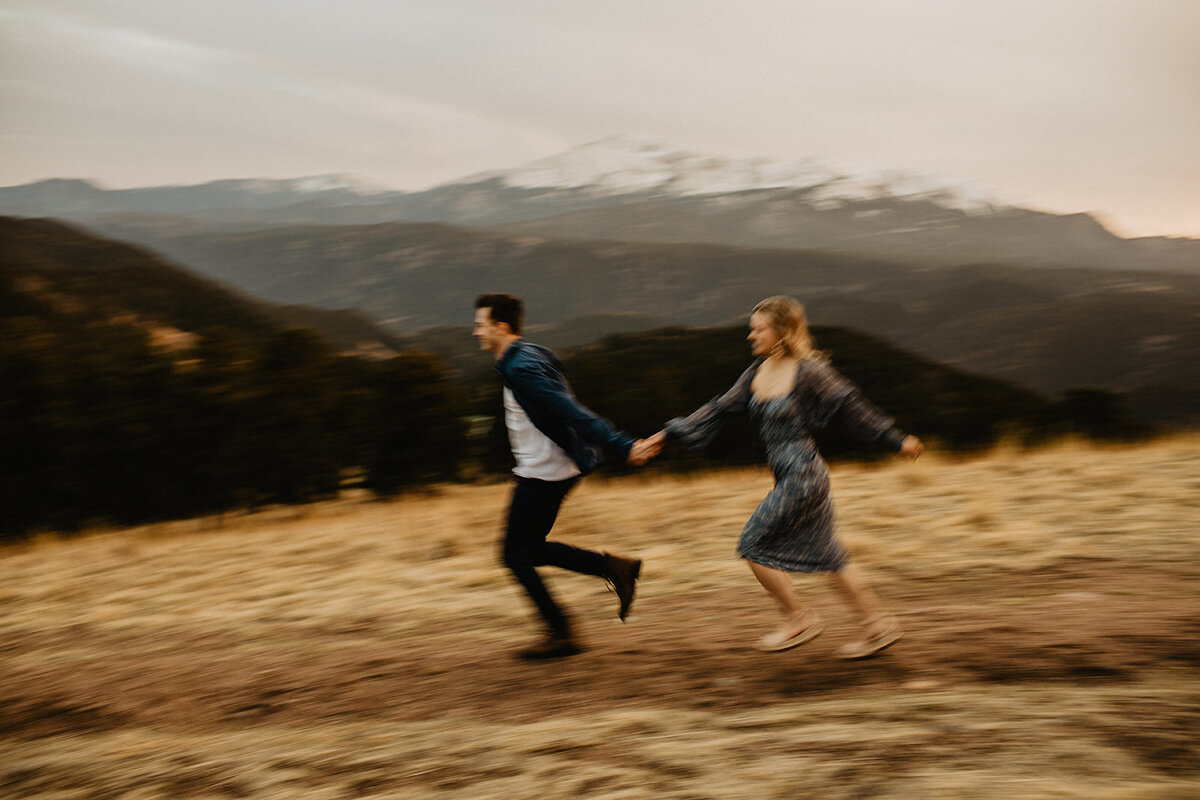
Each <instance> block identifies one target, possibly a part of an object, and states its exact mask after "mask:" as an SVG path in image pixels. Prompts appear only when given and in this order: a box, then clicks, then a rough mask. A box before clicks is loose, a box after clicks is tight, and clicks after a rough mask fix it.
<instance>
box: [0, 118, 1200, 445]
mask: <svg viewBox="0 0 1200 800" xmlns="http://www.w3.org/2000/svg"><path fill="white" fill-rule="evenodd" d="M0 213H9V214H13V215H19V216H27V217H28V216H54V217H59V218H64V219H71V220H76V221H79V222H82V223H84V224H85V225H86V226H88V227H90V228H92V229H94V230H97V231H100V232H102V233H104V234H106V235H108V236H111V237H113V238H117V239H121V240H125V241H130V242H136V243H139V244H141V245H144V246H148V247H150V248H152V249H154V250H156V251H158V252H159V253H161V254H163V255H165V256H167V257H168V258H170V259H171V260H172V261H174V262H176V263H178V264H181V265H184V266H186V267H188V268H191V269H193V270H196V271H198V272H200V273H201V274H203V275H205V276H207V277H209V278H213V279H216V280H219V281H222V282H224V283H226V284H229V285H231V286H234V287H237V288H238V289H240V290H242V291H247V292H251V293H253V294H255V295H257V296H260V297H262V298H264V299H266V300H268V301H271V302H274V303H283V304H304V305H312V306H317V307H321V308H326V309H354V310H356V311H360V312H362V313H365V314H367V315H369V316H370V317H371V318H373V319H374V320H376V321H377V322H380V323H382V324H384V325H386V326H387V327H389V328H390V330H392V331H393V332H395V333H401V334H412V333H414V332H418V331H421V330H423V329H427V328H430V327H434V326H447V325H465V324H466V322H467V318H468V317H469V308H470V302H471V299H472V298H473V297H474V295H475V294H477V293H478V292H480V291H486V290H507V291H513V292H516V293H519V294H522V295H523V296H525V297H526V298H527V299H528V300H529V303H530V307H531V319H532V321H533V322H536V323H540V324H550V325H557V326H558V330H556V331H554V335H555V336H556V337H561V338H562V339H563V341H568V340H569V341H571V343H579V342H580V341H581V340H579V339H578V338H575V339H572V338H571V335H570V333H569V330H570V329H571V328H572V327H573V326H574V325H575V320H577V318H579V317H582V316H588V315H590V319H589V320H588V322H587V324H586V326H587V330H588V331H589V332H590V333H591V334H593V335H594V337H595V338H599V337H600V336H603V335H605V334H607V333H612V332H617V331H630V330H634V329H637V328H640V329H646V328H650V327H655V326H659V325H672V324H675V325H677V324H684V325H714V324H724V323H729V322H732V321H741V320H742V319H743V318H744V315H745V313H746V310H747V309H748V308H750V306H751V305H752V304H753V303H754V302H755V301H757V300H758V299H761V298H762V297H763V296H766V295H769V294H776V293H788V294H794V295H796V296H798V297H800V298H801V299H803V300H804V301H805V303H806V304H807V305H808V307H809V310H810V316H811V319H812V321H813V322H814V324H818V325H837V326H847V327H852V328H856V329H859V330H862V331H865V332H867V333H870V334H873V335H875V336H879V337H882V338H884V339H886V340H888V341H891V342H894V343H896V344H898V345H899V346H901V347H903V348H906V349H909V350H912V351H914V352H916V353H920V354H921V355H923V356H925V357H928V358H933V359H937V360H939V361H943V362H946V363H950V364H954V365H957V366H959V367H961V368H963V369H967V370H970V371H973V372H979V373H982V374H985V375H990V376H993V377H997V378H1001V379H1004V380H1010V381H1014V382H1017V383H1019V384H1022V385H1024V386H1027V387H1030V388H1033V389H1036V390H1038V391H1042V392H1052V393H1053V392H1060V391H1063V390H1067V389H1072V388H1078V387H1100V388H1105V389H1111V390H1115V391H1120V392H1124V393H1126V394H1127V395H1128V396H1129V399H1130V402H1131V405H1132V406H1133V410H1134V412H1135V414H1136V415H1137V416H1138V418H1140V419H1143V420H1148V421H1169V422H1179V421H1184V422H1196V421H1200V400H1198V399H1197V398H1198V397H1200V370H1197V369H1196V368H1195V364H1196V363H1200V240H1197V239H1171V238H1161V237H1159V238H1143V239H1122V238H1120V237H1117V236H1114V235H1113V234H1111V233H1110V232H1109V231H1107V230H1105V229H1104V227H1103V226H1102V225H1100V223H1098V222H1097V221H1096V220H1095V219H1093V218H1092V217H1090V216H1088V215H1086V214H1072V215H1056V214H1047V213H1042V212H1038V211H1034V210H1030V209H1023V208H1020V207H1017V206H1014V205H1011V204H1007V203H1004V202H1001V201H998V200H995V199H992V198H990V197H989V196H988V195H987V193H985V192H982V191H980V190H978V189H975V188H972V187H970V186H967V185H963V184H959V183H953V182H947V181H943V180H936V179H931V178H925V177H920V176H915V175H902V174H880V173H861V172H847V171H844V170H835V169H832V168H830V167H828V166H826V165H823V164H821V163H819V162H815V161H806V162H799V163H796V164H774V163H770V162H767V161H764V160H761V159H742V160H737V159H715V158H707V157H703V156H695V155H691V154H687V153H680V152H676V151H672V150H670V149H669V148H666V147H663V146H661V145H657V144H654V143H651V142H646V141H643V140H636V139H615V140H606V141H604V142H599V143H595V144H593V145H588V146H584V147H581V148H576V149H575V150H572V151H568V152H567V153H564V154H561V155H559V156H555V157H552V158H549V159H544V160H542V161H539V162H534V163H533V164H530V165H526V166H524V167H519V168H516V169H510V170H500V171H492V172H487V173H482V174H479V175H475V176H471V177H468V178H464V179H462V180H458V181H454V182H451V183H448V184H445V185H442V186H439V187H434V188H432V189H429V190H425V191H421V192H410V193H404V192H394V191H385V190H380V189H378V188H375V187H370V186H366V185H364V184H362V183H360V182H354V181H352V180H346V179H343V178H340V177H337V176H326V177H321V178H302V179H296V180H290V181H238V180H230V181H217V182H214V183H210V184H204V185H201V186H192V187H156V188H145V189H127V190H117V191H106V190H102V189H98V188H97V187H95V186H92V185H90V184H87V183H85V182H82V181H70V180H59V181H46V182H42V183H38V184H30V185H27V186H23V187H9V188H3V189H0ZM445 223H452V224H445ZM465 226H470V227H465ZM454 335H455V336H457V335H458V333H455V334H454ZM463 335H464V336H465V333H464V334H463ZM468 343H469V342H468Z"/></svg>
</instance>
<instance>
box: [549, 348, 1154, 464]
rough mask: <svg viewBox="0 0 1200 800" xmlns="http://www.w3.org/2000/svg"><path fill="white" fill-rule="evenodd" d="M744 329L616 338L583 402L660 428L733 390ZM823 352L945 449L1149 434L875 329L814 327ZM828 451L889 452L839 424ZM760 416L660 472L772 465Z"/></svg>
mask: <svg viewBox="0 0 1200 800" xmlns="http://www.w3.org/2000/svg"><path fill="white" fill-rule="evenodd" d="M745 334H746V331H745V328H744V327H731V328H709V329H664V330H660V331H655V332H650V333H641V334H628V335H619V336H613V337H609V338H608V339H605V340H604V341H603V342H601V343H598V344H595V345H591V346H587V347H584V348H580V349H578V350H576V351H573V352H572V353H571V354H570V355H569V356H568V357H567V358H566V359H565V361H566V369H567V374H568V375H569V376H570V378H571V380H572V383H573V385H574V388H575V389H576V391H577V393H578V394H579V395H580V397H582V398H585V399H586V401H587V402H588V404H589V405H590V406H591V407H592V408H593V409H595V410H596V411H597V412H598V413H601V414H603V415H604V416H606V417H609V418H610V419H613V420H616V421H619V422H620V423H621V425H622V426H623V427H625V428H626V429H627V430H628V431H630V432H631V433H635V434H638V435H646V434H648V433H652V432H654V431H657V430H659V429H660V428H661V427H662V424H663V423H664V422H665V421H666V419H668V418H669V417H672V416H679V415H685V414H688V413H690V412H691V411H693V410H694V409H696V408H697V407H698V406H699V405H700V404H702V403H704V402H706V401H707V400H709V399H711V398H713V397H715V396H717V395H719V394H721V393H723V392H724V391H726V390H727V389H728V388H729V387H730V386H732V385H733V382H734V381H735V380H736V379H737V377H738V376H739V375H740V374H741V373H742V370H744V369H745V368H746V367H747V366H748V365H749V363H750V361H751V358H750V356H749V345H748V344H747V342H746V340H745ZM813 334H814V337H815V339H816V344H817V347H818V348H819V349H820V350H821V351H822V352H824V353H825V354H826V355H827V356H828V357H829V358H830V359H831V361H832V363H833V365H834V367H836V368H837V369H838V370H839V371H840V372H841V373H842V374H844V375H846V376H847V377H848V378H850V379H851V380H852V381H854V382H855V383H856V384H857V385H858V386H859V387H860V388H861V390H862V392H863V394H864V395H865V396H866V397H867V399H868V400H870V401H871V402H873V403H874V404H875V405H877V406H879V407H880V408H882V409H883V410H884V411H885V412H886V413H888V414H889V415H891V416H893V417H895V419H896V421H897V424H898V425H900V427H901V428H903V429H904V430H906V431H908V432H911V433H914V434H917V435H919V436H920V437H921V438H922V439H924V440H925V441H926V442H927V443H929V444H931V445H933V446H934V447H936V448H938V449H941V450H949V451H952V452H957V453H969V452H978V451H980V450H984V449H986V448H988V447H991V446H992V445H994V444H996V443H997V442H998V441H999V440H1001V439H1011V440H1015V441H1017V442H1019V443H1023V444H1027V445H1032V444H1038V443H1041V442H1045V441H1047V440H1050V439H1053V438H1057V437H1062V436H1066V435H1079V436H1085V437H1089V438H1095V439H1129V438H1135V437H1139V436H1144V435H1146V434H1148V433H1149V430H1148V429H1146V428H1144V427H1142V426H1138V425H1135V424H1133V423H1132V422H1130V421H1129V418H1128V415H1127V414H1126V413H1125V409H1124V404H1123V399H1122V398H1121V397H1120V396H1118V395H1116V394H1114V393H1112V392H1108V391H1103V390H1093V389H1084V390H1077V391H1073V392H1069V393H1066V394H1065V395H1064V396H1063V397H1061V398H1046V397H1043V396H1041V395H1039V394H1037V393H1035V392H1031V391H1028V390H1026V389H1023V388H1020V387H1018V386H1015V385H1013V384H1009V383H1005V382H1004V381H998V380H993V379H990V378H984V377H980V376H977V375H972V374H969V373H966V372H962V371H960V370H956V369H953V368H951V367H948V366H946V365H944V364H937V363H934V362H931V361H927V360H924V359H922V358H919V357H917V356H914V355H912V354H910V353H906V352H903V351H900V350H896V349H895V348H893V347H891V346H889V345H887V344H886V343H884V342H882V341H880V340H878V339H875V338H873V337H870V336H867V335H865V334H862V333H859V332H856V331H851V330H846V329H840V328H823V327H815V328H814V329H813ZM816 438H817V441H818V444H819V445H820V447H821V451H822V453H824V454H825V455H826V457H827V458H830V459H833V460H838V459H855V460H871V459H877V458H881V457H883V456H885V455H887V453H886V452H885V451H883V450H882V449H881V448H880V447H878V446H877V445H875V444H867V443H863V442H861V441H858V440H856V439H855V438H853V437H852V436H851V435H849V434H848V432H846V431H844V430H840V429H838V428H836V427H831V428H830V429H827V430H825V431H822V432H820V433H819V434H818V435H817V437H816ZM763 460H764V455H763V450H762V447H761V444H760V443H759V440H758V435H757V431H756V429H755V427H754V425H753V423H752V422H751V421H750V420H749V419H747V418H746V417H745V415H741V416H740V417H737V418H733V419H730V420H728V421H727V422H726V424H725V425H724V428H723V429H722V431H721V433H720V434H719V435H718V437H717V439H716V440H715V441H714V442H713V443H712V444H711V445H710V446H709V447H708V448H707V449H706V450H704V451H702V452H699V453H692V452H686V451H684V450H683V449H682V448H678V447H677V448H673V449H672V450H671V451H669V452H668V453H667V454H666V456H665V457H664V458H662V459H660V460H659V461H657V462H655V465H656V466H657V467H658V468H671V469H691V468H706V467H710V466H713V465H716V464H722V463H724V464H748V463H763Z"/></svg>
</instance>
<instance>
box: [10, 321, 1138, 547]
mask: <svg viewBox="0 0 1200 800" xmlns="http://www.w3.org/2000/svg"><path fill="white" fill-rule="evenodd" d="M64 325H66V323H64V322H63V320H61V319H60V320H57V321H56V322H55V324H54V325H49V324H47V323H46V322H45V321H43V320H39V319H38V318H37V317H34V316H28V315H18V316H9V317H8V318H7V319H6V320H4V321H3V322H2V323H0V385H2V386H3V387H4V391H3V393H2V394H0V453H2V454H3V455H2V464H3V467H2V474H0V508H2V509H3V519H2V523H0V536H3V537H4V538H15V537H21V536H24V535H26V534H28V533H29V532H32V531H37V530H40V529H54V530H72V529H77V528H80V527H82V526H86V525H92V524H97V523H109V524H134V523H140V522H146V521H153V520H160V519H169V518H183V517H191V516H198V515H208V514H217V513H221V512H225V511H229V510H234V509H247V508H255V507H261V506H263V505H267V504H275V503H283V504H293V503H303V502H308V501H313V500H319V499H322V498H328V497H333V496H335V495H336V494H337V492H338V491H339V490H340V489H342V488H345V487H346V486H348V485H357V486H361V487H365V488H368V489H370V490H372V491H374V492H376V493H377V494H379V495H381V496H387V495H391V494H394V493H397V492H401V491H404V490H406V489H409V488H412V487H417V486H422V485H427V484H429V483H432V482H438V481H448V480H461V479H464V478H469V477H473V476H476V475H478V474H480V473H481V472H482V473H483V474H491V475H502V474H503V473H504V472H505V471H506V470H507V468H508V467H509V466H510V465H511V457H510V455H509V453H508V448H507V441H506V436H505V432H504V428H503V421H502V417H501V414H500V401H499V387H498V385H497V381H496V379H495V377H494V376H493V375H491V374H489V373H490V370H489V369H487V368H486V365H485V366H484V369H483V370H482V371H481V372H473V373H471V376H469V377H467V376H463V375H459V377H458V379H457V380H456V379H455V378H454V376H453V375H452V374H451V373H450V371H449V370H448V369H447V368H446V366H445V362H443V361H442V360H441V359H440V358H438V357H436V356H433V355H428V354H421V353H407V354H402V355H400V356H397V357H394V358H389V359H383V360H369V359H364V358H355V357H348V356H339V355H336V354H334V353H333V352H331V351H330V350H329V349H328V348H327V346H326V345H325V344H324V343H323V342H322V340H321V339H319V338H318V337H317V336H316V335H315V334H313V333H311V332H309V331H305V330H289V331H283V332H278V333H276V334H275V335H274V336H272V337H269V338H266V339H251V338H246V337H244V336H241V335H239V334H237V333H235V332H233V331H232V330H230V329H228V328H210V329H206V330H204V331H202V332H200V333H199V334H198V335H197V336H196V338H195V344H194V346H192V347H191V348H189V349H186V350H178V349H177V350H173V351H167V350H163V349H161V348H157V347H155V346H153V345H152V343H151V339H150V336H149V335H148V334H147V333H146V332H145V331H144V330H143V329H141V328H140V327H137V326H131V325H95V324H89V325H87V326H86V327H81V328H80V329H79V330H71V329H70V328H69V327H64ZM815 333H816V335H817V337H818V344H819V346H821V347H822V348H824V349H826V350H827V351H829V352H830V353H831V355H832V358H833V361H834V364H835V366H837V367H838V369H840V370H841V371H842V372H844V373H845V374H846V375H847V376H849V377H850V378H851V379H853V380H854V381H855V382H857V383H858V384H859V385H860V386H861V387H862V388H863V391H864V393H865V394H866V395H867V397H868V398H870V399H871V400H872V401H874V402H875V403H876V404H878V405H879V406H881V407H882V408H884V409H885V410H886V411H888V412H889V413H890V414H893V415H894V416H895V417H896V418H897V420H898V421H899V423H900V424H901V426H902V427H904V428H905V429H907V430H909V431H911V432H913V433H917V434H919V435H920V436H922V438H924V439H926V440H928V441H929V442H930V443H931V444H934V446H937V447H939V448H942V449H950V450H955V451H968V450H976V449H981V448H984V447H987V446H988V445H990V444H992V443H994V442H995V441H996V440H997V439H998V438H1000V437H1003V436H1016V437H1020V438H1023V439H1025V440H1031V441H1032V440H1037V439H1039V438H1048V437H1051V436H1054V435H1059V434H1065V433H1083V434H1086V435H1091V436H1101V437H1117V436H1129V435H1133V434H1135V433H1137V431H1135V430H1134V429H1132V428H1131V427H1130V426H1129V425H1128V424H1127V423H1126V422H1125V421H1124V418H1123V416H1122V414H1121V410H1120V406H1119V402H1118V400H1119V398H1116V397H1115V396H1113V395H1111V394H1109V393H1106V392H1097V391H1081V392H1076V393H1073V394H1072V395H1070V396H1068V397H1065V398H1062V399H1060V400H1047V399H1044V398H1042V397H1040V396H1038V395H1036V394H1033V393H1031V392H1027V391H1024V390H1021V389H1018V388H1016V387H1013V386H1011V385H1008V384H1004V383H1002V382H998V381H993V380H988V379H983V378H979V377H976V376H972V375H968V374H966V373H962V372H958V371H955V370H952V369H949V368H947V367H945V366H942V365H937V364H933V363H930V362H926V361H923V360H920V359H918V358H915V357H913V356H910V355H907V354H904V353H901V352H899V351H896V350H894V349H892V348H890V347H888V346H887V345H885V344H883V343H881V342H879V341H877V340H874V339H871V338H869V337H866V336H863V335H861V334H857V333H854V332H850V331H844V330H836V329H817V330H816V331H815ZM743 336H744V330H743V329H742V328H725V329H702V330H684V329H666V330H660V331H654V332H649V333H642V334H629V335H621V336H615V337H610V338H609V339H606V340H604V341H602V342H600V343H597V344H594V345H589V346H586V347H583V348H578V349H575V350H572V351H568V352H567V353H566V354H565V359H564V360H565V363H566V369H567V373H568V375H569V376H570V377H571V379H572V381H573V384H574V387H575V390H576V392H577V394H578V395H579V397H580V398H581V400H582V401H583V402H584V403H586V404H587V405H589V406H590V407H592V408H593V409H594V410H596V411H597V412H598V413H600V414H602V415H604V416H605V417H608V418H610V419H612V420H614V421H616V422H617V423H618V424H619V425H620V427H622V428H624V429H626V430H628V431H630V432H631V433H634V434H636V435H648V434H650V433H653V432H654V431H657V430H658V429H659V428H660V427H661V426H662V424H663V422H665V420H666V419H667V418H669V417H671V416H675V415H680V414H686V413H688V412H690V411H691V410H693V409H694V408H696V407H697V406H698V405H699V404H700V403H702V402H704V401H705V400H707V399H709V398H711V397H713V396H714V395H717V394H719V393H721V392H723V391H724V390H725V389H727V388H728V387H729V385H730V384H731V383H732V382H733V380H734V379H735V378H736V377H737V376H738V375H739V374H740V372H741V370H742V369H744V368H745V366H746V365H747V363H748V362H749V357H748V355H747V346H746V343H745V341H744V339H743ZM468 346H469V340H468ZM477 357H478V358H479V359H481V360H483V361H484V362H486V360H487V359H488V356H486V355H482V354H480V355H478V356H477ZM464 381H465V382H464ZM472 430H474V431H475V434H474V435H472V434H471V431H472ZM821 444H822V447H823V450H824V451H825V452H826V453H827V454H828V455H830V456H831V457H833V458H873V457H879V456H881V455H882V454H881V453H880V452H879V451H878V449H876V448H872V447H866V446H864V445H862V444H861V443H857V442H855V441H854V440H852V439H849V438H848V437H846V436H845V435H844V434H842V433H841V432H839V431H836V430H834V431H829V432H826V433H825V434H822V437H821ZM761 460H762V455H761V447H760V445H759V443H758V438H757V436H756V435H755V433H754V431H753V427H752V425H751V423H750V421H749V420H747V419H745V418H741V419H733V420H731V421H730V422H729V424H728V425H727V426H726V429H725V430H724V431H723V433H722V435H721V436H720V437H719V438H718V440H717V441H716V442H715V443H714V445H713V446H712V447H710V448H709V449H708V450H706V451H704V452H703V453H684V452H682V451H680V450H675V451H673V452H668V453H667V454H666V456H665V457H664V458H662V459H660V460H659V461H658V462H655V464H654V466H653V468H654V469H660V470H676V469H696V468H703V467H709V466H715V465H730V464H746V463H756V462H759V463H760V462H761ZM602 469H603V470H605V471H608V472H610V473H619V472H622V471H624V470H625V469H626V468H625V467H624V466H623V465H620V464H613V463H609V464H606V465H603V467H602Z"/></svg>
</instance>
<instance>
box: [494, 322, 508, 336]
mask: <svg viewBox="0 0 1200 800" xmlns="http://www.w3.org/2000/svg"><path fill="white" fill-rule="evenodd" d="M496 330H498V331H500V333H503V334H504V335H505V336H511V335H512V325H510V324H508V323H507V322H497V323H496Z"/></svg>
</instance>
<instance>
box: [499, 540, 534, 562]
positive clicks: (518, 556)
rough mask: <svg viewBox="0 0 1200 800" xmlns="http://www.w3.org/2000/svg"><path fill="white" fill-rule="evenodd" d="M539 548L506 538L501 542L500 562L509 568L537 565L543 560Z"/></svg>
mask: <svg viewBox="0 0 1200 800" xmlns="http://www.w3.org/2000/svg"><path fill="white" fill-rule="evenodd" d="M539 550H540V548H536V547H532V546H530V545H526V544H521V543H520V542H517V541H513V540H512V539H507V538H506V539H505V540H504V541H502V542H501V543H500V563H502V564H503V565H504V566H506V567H508V568H509V569H517V568H520V567H536V566H538V564H539V563H540V562H541V558H540V552H539Z"/></svg>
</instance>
